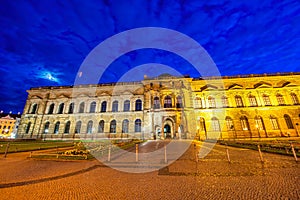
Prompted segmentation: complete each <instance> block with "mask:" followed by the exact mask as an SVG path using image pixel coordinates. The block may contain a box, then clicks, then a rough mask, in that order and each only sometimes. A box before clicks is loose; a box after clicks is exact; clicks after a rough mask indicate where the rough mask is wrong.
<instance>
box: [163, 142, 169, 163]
mask: <svg viewBox="0 0 300 200" xmlns="http://www.w3.org/2000/svg"><path fill="white" fill-rule="evenodd" d="M164 148H165V163H168V159H167V145H165V147H164Z"/></svg>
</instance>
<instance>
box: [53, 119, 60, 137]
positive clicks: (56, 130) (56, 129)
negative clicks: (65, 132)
mask: <svg viewBox="0 0 300 200" xmlns="http://www.w3.org/2000/svg"><path fill="white" fill-rule="evenodd" d="M59 125H60V122H56V123H55V126H54V131H53V133H54V134H58V132H59Z"/></svg>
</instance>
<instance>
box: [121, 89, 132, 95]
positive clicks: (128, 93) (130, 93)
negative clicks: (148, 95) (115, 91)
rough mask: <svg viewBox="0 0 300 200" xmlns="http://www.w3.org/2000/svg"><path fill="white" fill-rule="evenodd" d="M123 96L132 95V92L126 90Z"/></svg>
mask: <svg viewBox="0 0 300 200" xmlns="http://www.w3.org/2000/svg"><path fill="white" fill-rule="evenodd" d="M122 94H123V95H132V92H131V91H129V90H126V91H124V92H123V93H122Z"/></svg>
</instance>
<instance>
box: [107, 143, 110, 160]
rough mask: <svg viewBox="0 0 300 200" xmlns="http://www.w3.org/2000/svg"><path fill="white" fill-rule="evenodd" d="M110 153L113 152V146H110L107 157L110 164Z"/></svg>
mask: <svg viewBox="0 0 300 200" xmlns="http://www.w3.org/2000/svg"><path fill="white" fill-rule="evenodd" d="M110 151H111V145H109V146H108V157H107V161H108V162H110Z"/></svg>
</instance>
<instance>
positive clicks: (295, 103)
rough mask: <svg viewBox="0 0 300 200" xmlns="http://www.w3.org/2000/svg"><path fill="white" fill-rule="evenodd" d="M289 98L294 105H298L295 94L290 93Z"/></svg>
mask: <svg viewBox="0 0 300 200" xmlns="http://www.w3.org/2000/svg"><path fill="white" fill-rule="evenodd" d="M291 98H292V101H293V104H294V105H298V104H299V99H298V97H297V95H296V94H295V93H291Z"/></svg>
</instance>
